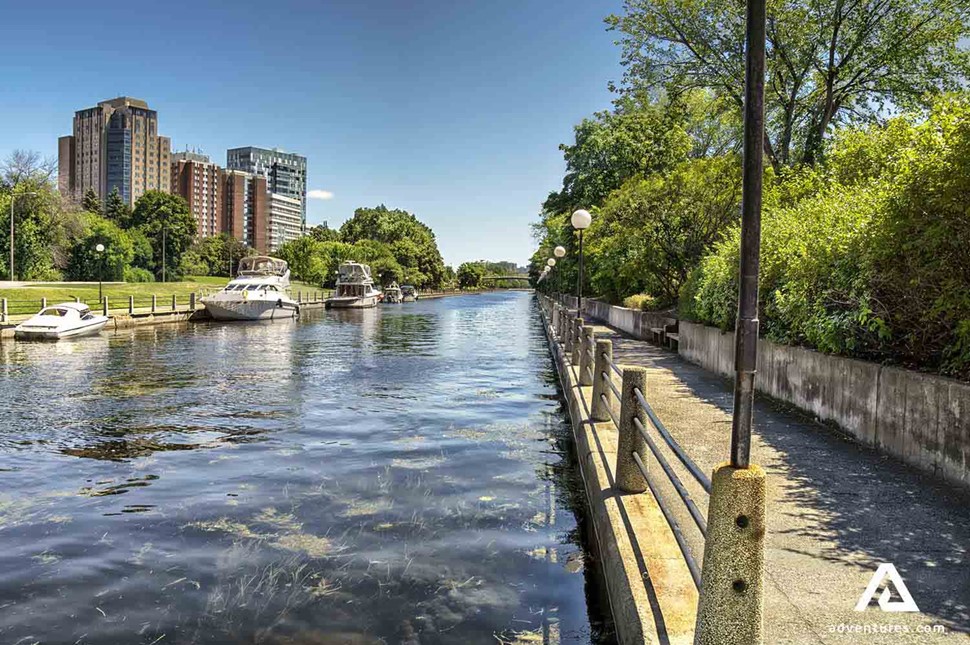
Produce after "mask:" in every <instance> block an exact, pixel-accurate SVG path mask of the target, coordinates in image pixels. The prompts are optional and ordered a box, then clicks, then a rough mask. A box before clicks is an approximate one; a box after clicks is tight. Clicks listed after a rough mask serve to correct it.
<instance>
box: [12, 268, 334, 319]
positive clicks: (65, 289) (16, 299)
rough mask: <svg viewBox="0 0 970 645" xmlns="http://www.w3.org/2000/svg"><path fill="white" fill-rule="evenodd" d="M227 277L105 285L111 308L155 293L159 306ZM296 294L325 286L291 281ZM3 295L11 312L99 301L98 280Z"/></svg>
mask: <svg viewBox="0 0 970 645" xmlns="http://www.w3.org/2000/svg"><path fill="white" fill-rule="evenodd" d="M228 281H229V279H228V278H219V277H210V276H189V277H188V278H186V279H185V280H184V281H181V282H110V283H105V284H104V285H103V287H102V290H103V293H104V295H105V296H107V298H108V304H109V306H110V307H111V308H112V309H115V308H122V307H127V305H128V297H129V296H131V297H133V298H134V300H135V306H136V307H147V306H150V305H151V300H152V296H153V295H154V296H156V298H157V301H158V303H159V306H161V305H163V304H170V303H171V301H172V296H173V295H174V296H175V297H176V299H177V300H178V301H179V302H180V303H186V302H187V301H188V298H189V294H192V293H195V294H197V295H199V296H201V295H202V294H204V293H211V292H213V291H217V290H219V289H221V288H222V287H223V286H225V284H226V283H227V282H228ZM291 288H292V291H293V294H294V297H295V295H296V292H297V291H302V292H303V293H304V294H306V293H310V292H313V291H319V292H322V291H323V290H322V289H320V288H319V287H315V286H313V285H309V284H304V283H302V282H294V283H292V285H291ZM0 298H6V299H7V311H8V313H9V314H10V315H11V316H22V315H26V314H35V313H37V311H38V309H40V303H41V298H47V303H48V304H56V303H58V302H72V301H74V299H75V298H78V299H80V300H81V302H86V303H88V304H89V305H92V306H93V305H95V304H96V303H97V302H98V283H97V282H37V283H26V284H24V285H23V286H21V287H18V288H16V289H0Z"/></svg>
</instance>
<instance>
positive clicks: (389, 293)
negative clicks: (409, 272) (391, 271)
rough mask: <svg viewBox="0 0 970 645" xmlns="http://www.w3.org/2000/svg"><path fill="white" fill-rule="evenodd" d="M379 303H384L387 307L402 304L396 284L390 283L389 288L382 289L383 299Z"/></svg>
mask: <svg viewBox="0 0 970 645" xmlns="http://www.w3.org/2000/svg"><path fill="white" fill-rule="evenodd" d="M381 302H386V303H387V304H389V305H397V304H400V303H401V302H402V301H401V288H400V287H399V286H397V282H392V283H391V286H389V287H387V288H385V289H384V299H383V300H382V301H381Z"/></svg>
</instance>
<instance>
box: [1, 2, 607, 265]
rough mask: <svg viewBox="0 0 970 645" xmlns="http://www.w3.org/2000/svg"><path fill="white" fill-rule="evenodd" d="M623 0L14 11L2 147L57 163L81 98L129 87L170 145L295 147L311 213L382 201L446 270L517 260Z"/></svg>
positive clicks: (8, 16) (324, 215)
mask: <svg viewBox="0 0 970 645" xmlns="http://www.w3.org/2000/svg"><path fill="white" fill-rule="evenodd" d="M619 10H620V0H608V1H605V2H598V1H591V0H557V1H552V0H547V1H544V2H539V1H533V0H484V1H480V2H463V1H461V0H429V1H425V2H403V1H402V2H395V1H393V0H381V1H376V0H363V1H357V2H349V1H348V2H343V1H338V2H319V1H318V2H290V1H277V2H265V1H264V2H259V3H254V2H212V1H196V2H188V3H182V2H151V3H135V4H122V5H117V4H115V5H112V4H103V3H101V4H99V3H94V4H92V3H86V2H77V1H74V2H69V3H68V2H61V1H60V0H58V1H56V2H47V3H41V4H38V3H13V4H10V5H9V6H6V7H5V8H4V12H3V13H4V18H3V25H2V26H0V77H2V78H3V85H4V88H3V91H2V93H0V97H2V98H0V156H3V157H5V156H6V155H7V154H9V152H10V151H11V150H13V149H16V148H26V149H31V150H38V151H40V152H42V153H44V154H45V155H50V156H54V155H56V152H57V137H58V136H59V135H63V134H69V133H70V130H71V117H72V115H73V112H74V111H75V110H77V109H81V108H86V107H90V106H92V105H94V104H95V103H97V102H98V101H99V100H103V99H106V98H110V97H114V96H120V95H128V96H135V97H138V98H142V99H145V100H146V101H148V103H149V105H150V106H151V107H152V108H154V109H156V110H158V112H159V130H160V133H161V134H164V135H167V136H170V137H171V138H172V147H173V149H175V150H184V149H185V148H186V147H187V146H188V147H190V148H201V149H202V150H203V151H204V152H206V153H208V154H209V155H210V156H211V157H212V158H213V160H214V161H218V162H219V163H221V164H225V150H226V149H227V148H230V147H236V146H244V145H257V146H266V147H273V146H279V147H281V148H284V149H287V150H292V151H295V152H299V153H301V154H303V155H306V156H307V158H308V167H309V179H308V189H309V190H319V191H328V192H330V193H332V194H333V197H332V198H331V199H328V200H310V202H309V206H308V220H309V221H310V223H311V224H314V223H319V222H322V221H325V220H326V221H328V222H329V223H330V225H331V226H336V225H339V224H340V223H341V222H343V221H344V220H345V219H347V218H348V217H349V216H350V215H351V214H352V213H353V210H354V208H356V207H359V206H371V205H376V204H380V203H384V204H386V205H387V206H389V207H393V208H403V209H407V210H409V211H411V212H413V213H415V214H416V215H417V216H418V217H419V218H420V219H421V220H422V221H424V222H426V223H427V224H429V225H430V226H431V227H432V228H433V229H434V230H435V232H436V233H437V235H438V243H439V246H440V247H441V251H442V254H443V255H444V257H445V260H446V262H448V263H452V264H457V263H459V262H461V261H464V260H469V259H477V258H488V259H494V260H499V259H503V260H514V261H517V262H519V263H524V262H525V261H526V259H527V258H528V256H529V255H530V254H531V252H532V250H533V244H534V242H533V240H532V238H531V235H530V230H529V224H530V223H531V222H533V221H534V220H535V218H536V215H537V213H538V210H539V204H540V203H541V202H542V200H543V199H544V198H545V196H546V195H547V194H548V193H549V191H551V190H555V189H558V188H559V185H560V182H561V178H562V172H563V162H562V154H561V152H560V151H559V150H558V147H557V146H558V145H559V144H560V143H562V142H565V141H571V140H572V127H573V125H574V124H575V123H577V122H578V121H579V120H580V119H582V118H583V117H584V116H586V115H588V114H591V113H592V112H594V111H597V110H602V109H605V108H608V107H609V105H610V101H611V99H612V96H611V95H610V93H609V92H608V90H607V83H608V81H610V80H619V78H620V76H621V75H622V70H621V68H620V65H619V50H618V48H617V47H616V46H615V45H613V34H610V33H609V32H607V31H605V28H604V24H603V18H604V17H605V16H606V15H607V14H609V13H611V12H618V11H619Z"/></svg>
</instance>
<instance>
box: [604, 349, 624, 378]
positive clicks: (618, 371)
mask: <svg viewBox="0 0 970 645" xmlns="http://www.w3.org/2000/svg"><path fill="white" fill-rule="evenodd" d="M603 358H605V359H606V363H607V365H609V366H610V369H611V370H613V371H614V372H616V375H617V376H619V377H620V378H623V370H621V369H620V366H619V365H617V364H616V363H614V362H613V359H611V358H610V357H609V356H607V355H606V352H603Z"/></svg>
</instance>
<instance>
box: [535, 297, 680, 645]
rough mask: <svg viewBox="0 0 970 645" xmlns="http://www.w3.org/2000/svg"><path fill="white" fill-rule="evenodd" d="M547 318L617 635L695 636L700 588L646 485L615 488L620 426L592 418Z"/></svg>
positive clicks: (651, 639)
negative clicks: (642, 490) (638, 490)
mask: <svg viewBox="0 0 970 645" xmlns="http://www.w3.org/2000/svg"><path fill="white" fill-rule="evenodd" d="M542 320H543V325H544V327H545V331H546V336H547V339H548V340H549V344H550V350H551V351H552V354H553V358H554V361H555V365H556V370H557V373H558V376H559V381H560V384H561V385H562V388H563V393H564V395H565V398H566V403H567V405H568V408H569V416H570V420H571V421H572V426H573V437H574V440H575V447H576V455H577V459H578V462H579V467H580V471H581V474H582V478H583V482H584V486H585V489H586V498H587V502H588V506H589V513H590V519H591V522H592V525H593V529H594V532H595V534H596V542H597V546H598V549H599V564H600V567H601V569H602V572H603V577H604V579H605V580H606V587H607V595H608V596H609V600H610V609H611V612H612V614H613V621H614V624H615V627H616V634H617V640H618V641H619V642H620V643H622V644H624V645H625V644H627V643H630V644H633V643H674V644H680V643H684V644H686V643H693V641H694V622H695V619H696V614H697V600H698V599H697V590H696V589H695V588H694V584H693V581H692V579H691V577H690V571H689V570H688V568H687V564H686V562H684V558H683V555H682V554H681V553H680V549H679V547H678V546H677V542H676V540H675V539H674V536H673V533H672V532H671V530H670V527H669V526H668V524H667V521H666V520H665V519H664V516H663V513H662V512H661V511H660V507H659V506H658V505H657V502H656V500H655V499H654V498H653V496H652V495H651V494H650V493H649V492H648V493H646V494H624V493H622V492H620V491H619V489H618V488H616V486H615V482H616V471H615V465H616V452H617V439H618V437H617V431H616V428H614V427H613V424H612V422H609V421H607V422H603V423H595V422H593V421H591V420H590V419H589V410H590V401H591V399H592V388H590V387H580V386H579V384H578V381H577V378H576V374H575V370H574V369H573V368H572V367H571V366H569V365H568V363H569V362H570V359H571V357H568V356H566V355H565V354H564V353H563V352H562V350H561V348H560V347H559V345H558V344H557V343H556V342H555V340H554V339H553V337H552V332H551V328H550V327H549V321H548V320H547V319H546V316H545V315H544V314H543V317H542Z"/></svg>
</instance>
